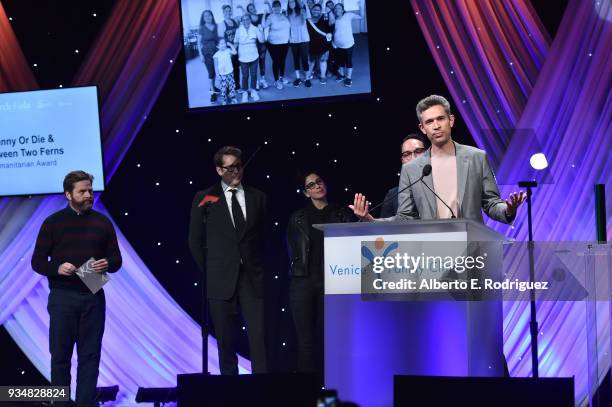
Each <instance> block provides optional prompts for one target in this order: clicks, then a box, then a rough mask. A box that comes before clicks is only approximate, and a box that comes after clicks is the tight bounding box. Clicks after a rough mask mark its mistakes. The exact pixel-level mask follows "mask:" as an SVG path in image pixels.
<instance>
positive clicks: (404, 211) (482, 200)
mask: <svg viewBox="0 0 612 407" xmlns="http://www.w3.org/2000/svg"><path fill="white" fill-rule="evenodd" d="M455 146H456V151H457V183H458V184H457V187H458V188H457V190H458V192H459V197H458V198H459V213H458V214H456V215H457V217H458V218H466V219H472V220H475V221H477V222H480V223H482V222H483V220H482V210H484V211H485V212H486V214H487V215H488V216H489V217H490V218H492V219H495V220H497V221H499V222H503V223H511V222H512V221H513V220H514V217H512V218H510V217H507V216H506V207H507V205H506V202H505V201H504V200H502V199H501V198H500V196H499V189H498V188H497V181H496V180H495V175H494V174H493V171H492V170H491V167H490V165H489V160H488V159H487V155H486V153H485V152H484V151H483V150H480V149H478V148H475V147H470V146H466V145H463V144H459V143H455ZM427 164H429V165H431V148H430V149H429V150H427V151H426V152H425V154H423V155H422V156H420V157H419V158H417V159H415V160H412V161H411V162H409V163H408V164H404V165H403V166H402V172H401V176H400V184H399V190H402V189H403V188H405V187H406V186H407V185H409V184H410V183H411V182H414V181H416V180H418V179H419V178H420V177H421V174H422V173H423V167H424V166H425V165H427ZM423 182H425V183H427V185H428V186H429V187H430V188H431V189H433V178H432V175H428V176H426V177H425V178H423ZM436 200H437V198H436V197H435V196H434V194H432V193H431V191H429V190H428V189H427V188H426V187H425V186H424V185H423V183H422V182H418V183H416V184H414V185H413V186H411V187H410V188H408V189H406V190H405V191H404V192H402V193H400V195H399V207H398V210H397V215H396V216H395V218H391V219H388V220H407V219H437V218H438V208H437V204H436Z"/></svg>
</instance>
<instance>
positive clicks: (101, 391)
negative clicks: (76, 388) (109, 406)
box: [96, 386, 119, 405]
mask: <svg viewBox="0 0 612 407" xmlns="http://www.w3.org/2000/svg"><path fill="white" fill-rule="evenodd" d="M117 393H119V386H108V387H96V403H98V404H97V405H99V404H102V403H106V402H107V401H115V399H116V398H117Z"/></svg>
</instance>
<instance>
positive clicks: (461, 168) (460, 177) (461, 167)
mask: <svg viewBox="0 0 612 407" xmlns="http://www.w3.org/2000/svg"><path fill="white" fill-rule="evenodd" d="M453 143H455V142H454V141H453ZM455 155H456V159H457V193H458V194H459V196H458V197H457V199H458V201H457V206H458V207H459V213H458V214H457V217H459V214H460V213H462V212H463V210H462V207H461V206H462V204H463V197H464V196H465V184H466V183H467V179H468V175H469V172H470V160H469V157H468V156H467V154H465V149H464V148H463V145H461V144H459V143H455Z"/></svg>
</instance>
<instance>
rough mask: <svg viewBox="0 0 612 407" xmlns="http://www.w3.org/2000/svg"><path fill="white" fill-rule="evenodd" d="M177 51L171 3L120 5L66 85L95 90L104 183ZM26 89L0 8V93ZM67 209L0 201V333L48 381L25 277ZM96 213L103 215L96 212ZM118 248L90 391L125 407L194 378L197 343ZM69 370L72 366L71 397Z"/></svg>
mask: <svg viewBox="0 0 612 407" xmlns="http://www.w3.org/2000/svg"><path fill="white" fill-rule="evenodd" d="M180 47H181V41H180V24H179V12H178V3H177V2H175V1H172V0H164V1H161V0H140V1H118V2H117V3H116V5H115V8H114V9H113V11H112V13H111V15H110V17H109V19H108V21H107V22H106V24H105V26H104V28H103V29H102V31H101V33H100V35H99V37H98V39H97V41H96V43H95V44H94V45H93V47H92V49H91V50H90V52H89V53H88V55H87V57H86V60H85V62H84V64H83V66H82V68H81V70H80V71H79V73H78V74H77V76H76V78H75V80H74V82H73V83H74V84H75V85H85V84H97V85H98V86H99V89H100V95H101V101H102V107H101V123H102V137H103V145H104V157H105V162H104V169H105V174H106V177H107V179H106V181H107V182H108V180H110V178H111V177H112V175H113V174H114V172H115V171H116V169H117V167H118V165H119V164H120V162H121V159H122V158H123V156H124V154H125V152H126V151H127V149H128V148H129V146H130V144H131V142H132V141H133V140H134V138H135V137H136V135H137V134H138V131H139V129H140V127H141V126H142V123H143V122H144V120H146V116H147V115H148V114H149V112H150V110H151V108H152V106H153V104H154V103H155V101H156V99H157V97H158V95H159V92H160V90H161V88H162V86H163V85H164V83H165V81H166V78H167V76H168V74H169V72H170V69H171V68H172V65H173V62H174V60H175V59H176V56H177V55H178V52H179V50H180ZM34 88H36V83H35V81H34V79H33V75H32V73H31V71H30V69H29V67H28V64H27V62H26V61H25V59H24V56H23V54H22V52H21V49H20V46H19V43H18V41H17V39H16V38H15V35H14V33H13V31H12V28H11V26H10V23H9V20H8V18H7V17H6V14H5V13H4V10H3V9H2V5H1V4H0V90H1V91H11V90H24V89H34ZM61 181H62V180H58V183H60V182H61ZM65 205H66V201H65V199H64V198H63V197H62V196H50V197H35V198H31V199H25V198H10V199H0V323H2V324H4V326H5V327H6V329H7V330H8V332H9V333H10V335H11V336H12V337H13V339H14V340H15V342H16V343H17V344H18V345H19V346H20V348H21V349H22V350H23V351H24V353H25V354H26V355H27V356H28V358H30V360H31V361H32V362H33V364H34V365H35V366H36V367H37V368H38V369H39V370H40V371H41V372H42V373H43V374H44V375H45V376H46V377H47V378H49V371H50V367H49V362H50V356H49V353H48V323H49V321H48V314H47V310H46V301H47V294H48V287H47V282H46V279H45V278H43V277H42V276H40V275H38V274H36V273H35V272H34V271H32V269H31V267H30V259H31V255H32V250H33V246H34V242H35V239H36V236H37V233H38V229H39V227H40V225H41V223H42V221H43V220H44V219H45V218H46V217H47V216H48V215H49V214H51V213H53V212H55V211H57V210H59V209H61V208H62V207H64V206H65ZM186 205H189V203H188V202H187V203H186ZM96 208H97V209H98V210H100V211H102V212H104V213H106V210H105V209H104V207H103V206H102V205H101V203H100V202H97V203H96ZM107 215H108V214H107ZM118 239H119V246H120V249H121V253H122V255H123V259H124V262H123V266H122V269H121V270H120V271H119V272H118V273H117V274H115V275H113V276H112V282H111V283H110V284H109V286H108V288H107V289H106V290H105V291H106V295H107V303H108V309H107V320H106V331H105V335H104V342H103V351H102V361H101V365H100V377H99V381H98V385H101V386H105V385H114V384H118V385H119V386H120V387H121V392H120V394H119V396H118V397H119V398H118V402H117V405H131V404H134V398H135V394H136V390H137V388H138V386H145V387H168V386H174V385H175V384H176V374H178V373H186V372H197V371H200V369H201V356H200V355H201V339H200V327H199V325H198V324H197V323H196V322H195V321H193V320H192V319H191V318H190V317H189V316H188V315H187V314H186V313H185V312H184V311H183V310H182V309H181V308H180V307H179V306H178V304H177V303H176V302H175V301H174V300H173V299H172V298H171V297H170V296H169V295H168V294H167V293H166V291H165V290H164V289H163V287H161V285H160V284H159V283H158V282H157V281H156V280H155V278H154V277H153V276H152V275H151V273H150V272H149V270H148V269H147V267H146V266H145V264H144V263H143V262H142V261H141V260H140V259H139V257H138V255H137V254H136V253H135V252H134V250H133V248H132V247H131V246H130V244H129V242H128V241H127V240H126V239H125V237H124V236H123V234H122V233H121V231H119V230H118ZM208 342H209V346H210V357H209V361H208V363H209V365H208V368H209V371H211V372H213V373H218V361H217V355H216V342H215V341H214V339H213V338H211V337H209V340H208ZM75 366H76V360H73V372H72V378H73V389H74V388H75V387H74V380H75V378H76V370H75V369H74V368H75ZM239 369H240V372H241V373H248V372H249V371H250V363H249V361H248V360H245V359H243V358H239Z"/></svg>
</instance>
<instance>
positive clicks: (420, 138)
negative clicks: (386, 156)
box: [400, 133, 427, 150]
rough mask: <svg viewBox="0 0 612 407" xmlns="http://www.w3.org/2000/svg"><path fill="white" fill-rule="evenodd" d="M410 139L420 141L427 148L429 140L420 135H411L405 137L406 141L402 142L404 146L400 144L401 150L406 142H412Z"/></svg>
mask: <svg viewBox="0 0 612 407" xmlns="http://www.w3.org/2000/svg"><path fill="white" fill-rule="evenodd" d="M410 139H415V140H419V141H420V142H421V143H423V145H424V146H425V147H426V148H427V139H426V138H425V137H423V136H422V135H421V134H419V133H410V134H408V135H407V136H406V137H404V139H403V140H402V144H400V150H401V148H402V145H403V144H404V143H405V142H406V140H410Z"/></svg>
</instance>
